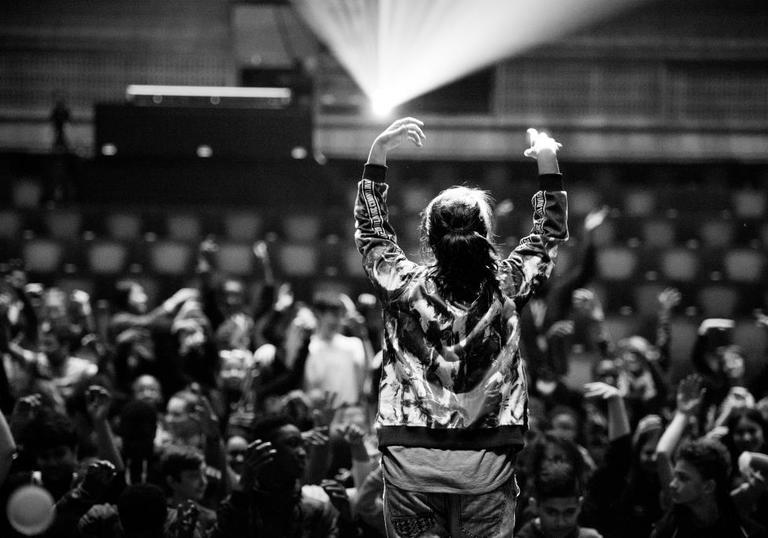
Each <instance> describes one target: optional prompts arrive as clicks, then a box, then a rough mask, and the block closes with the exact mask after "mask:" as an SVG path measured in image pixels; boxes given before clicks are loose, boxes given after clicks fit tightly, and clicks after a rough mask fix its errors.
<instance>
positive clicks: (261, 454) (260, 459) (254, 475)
mask: <svg viewBox="0 0 768 538" xmlns="http://www.w3.org/2000/svg"><path fill="white" fill-rule="evenodd" d="M275 454H277V451H276V450H275V449H274V448H273V447H272V443H270V442H262V441H261V439H256V440H255V441H253V442H252V443H251V444H250V445H248V448H246V449H245V462H244V464H243V474H242V475H240V482H239V483H238V485H237V486H236V489H238V490H240V491H251V490H253V489H256V488H258V487H259V475H260V474H261V471H262V470H263V469H264V468H265V467H267V466H268V465H270V464H271V463H272V462H273V461H274V460H275Z"/></svg>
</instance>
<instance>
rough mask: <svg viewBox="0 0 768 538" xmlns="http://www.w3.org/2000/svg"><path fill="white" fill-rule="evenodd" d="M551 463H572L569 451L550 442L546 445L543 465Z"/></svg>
mask: <svg viewBox="0 0 768 538" xmlns="http://www.w3.org/2000/svg"><path fill="white" fill-rule="evenodd" d="M551 463H570V462H569V456H568V453H567V452H566V451H565V450H564V449H563V447H561V446H560V445H557V444H554V443H551V442H548V443H547V444H546V445H545V447H544V459H543V460H542V465H548V464H551Z"/></svg>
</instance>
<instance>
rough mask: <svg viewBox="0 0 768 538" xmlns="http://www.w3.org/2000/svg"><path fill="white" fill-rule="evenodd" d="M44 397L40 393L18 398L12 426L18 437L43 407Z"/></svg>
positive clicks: (13, 412) (14, 408)
mask: <svg viewBox="0 0 768 538" xmlns="http://www.w3.org/2000/svg"><path fill="white" fill-rule="evenodd" d="M42 402H43V400H42V397H41V396H40V395H39V394H30V395H29V396H22V397H21V398H19V399H18V400H16V404H15V405H14V406H13V411H12V412H11V418H10V421H9V423H10V427H11V432H13V436H14V437H15V438H17V439H18V437H19V434H20V433H21V432H22V431H23V430H24V428H25V427H26V426H27V425H28V424H29V423H31V422H32V421H33V420H34V419H35V417H36V416H37V413H38V412H39V411H40V408H41V407H42Z"/></svg>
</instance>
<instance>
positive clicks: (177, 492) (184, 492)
mask: <svg viewBox="0 0 768 538" xmlns="http://www.w3.org/2000/svg"><path fill="white" fill-rule="evenodd" d="M168 485H169V486H170V488H171V491H173V496H174V497H175V498H177V499H181V500H192V501H200V500H202V498H203V495H205V488H206V487H207V486H208V479H207V478H206V477H205V465H204V464H203V465H200V468H199V469H185V470H183V471H181V472H180V473H179V479H178V480H176V479H175V478H173V477H168Z"/></svg>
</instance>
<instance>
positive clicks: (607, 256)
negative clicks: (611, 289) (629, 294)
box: [597, 247, 637, 280]
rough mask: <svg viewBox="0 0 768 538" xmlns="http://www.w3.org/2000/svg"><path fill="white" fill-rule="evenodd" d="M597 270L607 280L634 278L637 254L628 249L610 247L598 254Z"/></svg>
mask: <svg viewBox="0 0 768 538" xmlns="http://www.w3.org/2000/svg"><path fill="white" fill-rule="evenodd" d="M597 268H598V271H599V273H600V276H601V277H602V278H604V279H606V280H626V279H629V278H632V277H633V276H634V273H635V269H636V268H637V253H636V252H635V251H634V250H633V249H630V248H627V247H608V248H604V249H601V250H600V251H598V253H597Z"/></svg>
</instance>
